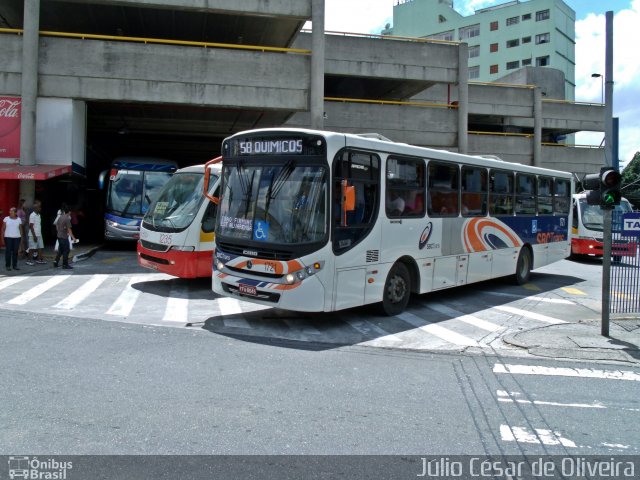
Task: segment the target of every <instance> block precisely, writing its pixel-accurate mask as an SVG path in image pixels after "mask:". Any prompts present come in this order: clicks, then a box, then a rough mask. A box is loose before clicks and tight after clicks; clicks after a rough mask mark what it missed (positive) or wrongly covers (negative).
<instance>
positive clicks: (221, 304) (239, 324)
mask: <svg viewBox="0 0 640 480" xmlns="http://www.w3.org/2000/svg"><path fill="white" fill-rule="evenodd" d="M218 309H219V310H220V315H221V316H222V317H225V318H223V319H222V322H223V323H224V326H225V327H233V328H245V329H251V328H252V327H251V325H250V324H249V322H247V321H246V320H245V319H244V318H242V317H239V316H233V315H238V314H239V313H243V312H242V306H241V305H240V301H239V300H237V299H235V298H231V297H220V298H219V299H218ZM227 317H229V318H227Z"/></svg>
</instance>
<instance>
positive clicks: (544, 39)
mask: <svg viewBox="0 0 640 480" xmlns="http://www.w3.org/2000/svg"><path fill="white" fill-rule="evenodd" d="M550 41H551V34H550V33H541V34H540V35H536V45H540V44H541V43H549V42H550Z"/></svg>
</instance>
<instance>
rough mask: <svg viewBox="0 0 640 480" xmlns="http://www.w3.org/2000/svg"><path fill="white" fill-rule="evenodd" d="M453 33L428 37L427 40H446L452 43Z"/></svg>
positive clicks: (448, 32) (449, 31) (447, 32)
mask: <svg viewBox="0 0 640 480" xmlns="http://www.w3.org/2000/svg"><path fill="white" fill-rule="evenodd" d="M454 33H455V32H454V31H453V30H448V31H446V32H442V33H435V34H433V35H429V36H427V38H428V39H430V40H446V41H448V42H452V41H453V35H454Z"/></svg>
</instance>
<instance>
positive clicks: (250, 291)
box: [238, 283, 258, 297]
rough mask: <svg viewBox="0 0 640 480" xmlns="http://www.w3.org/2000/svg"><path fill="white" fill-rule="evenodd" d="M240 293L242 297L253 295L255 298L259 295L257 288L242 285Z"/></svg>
mask: <svg viewBox="0 0 640 480" xmlns="http://www.w3.org/2000/svg"><path fill="white" fill-rule="evenodd" d="M238 291H239V292H240V293H241V294H242V295H252V296H254V297H255V296H256V295H257V294H258V291H257V290H256V287H254V286H253V285H243V284H242V283H241V284H239V285H238Z"/></svg>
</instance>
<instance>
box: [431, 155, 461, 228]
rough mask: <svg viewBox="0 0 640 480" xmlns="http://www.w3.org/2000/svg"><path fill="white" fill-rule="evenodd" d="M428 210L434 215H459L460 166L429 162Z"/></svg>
mask: <svg viewBox="0 0 640 480" xmlns="http://www.w3.org/2000/svg"><path fill="white" fill-rule="evenodd" d="M427 184H428V187H429V193H428V195H429V196H428V204H427V210H428V212H429V216H432V217H455V216H457V215H458V211H459V208H458V207H459V205H458V190H459V188H458V166H457V165H449V164H446V163H437V162H433V161H432V162H429V167H428V175H427Z"/></svg>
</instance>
